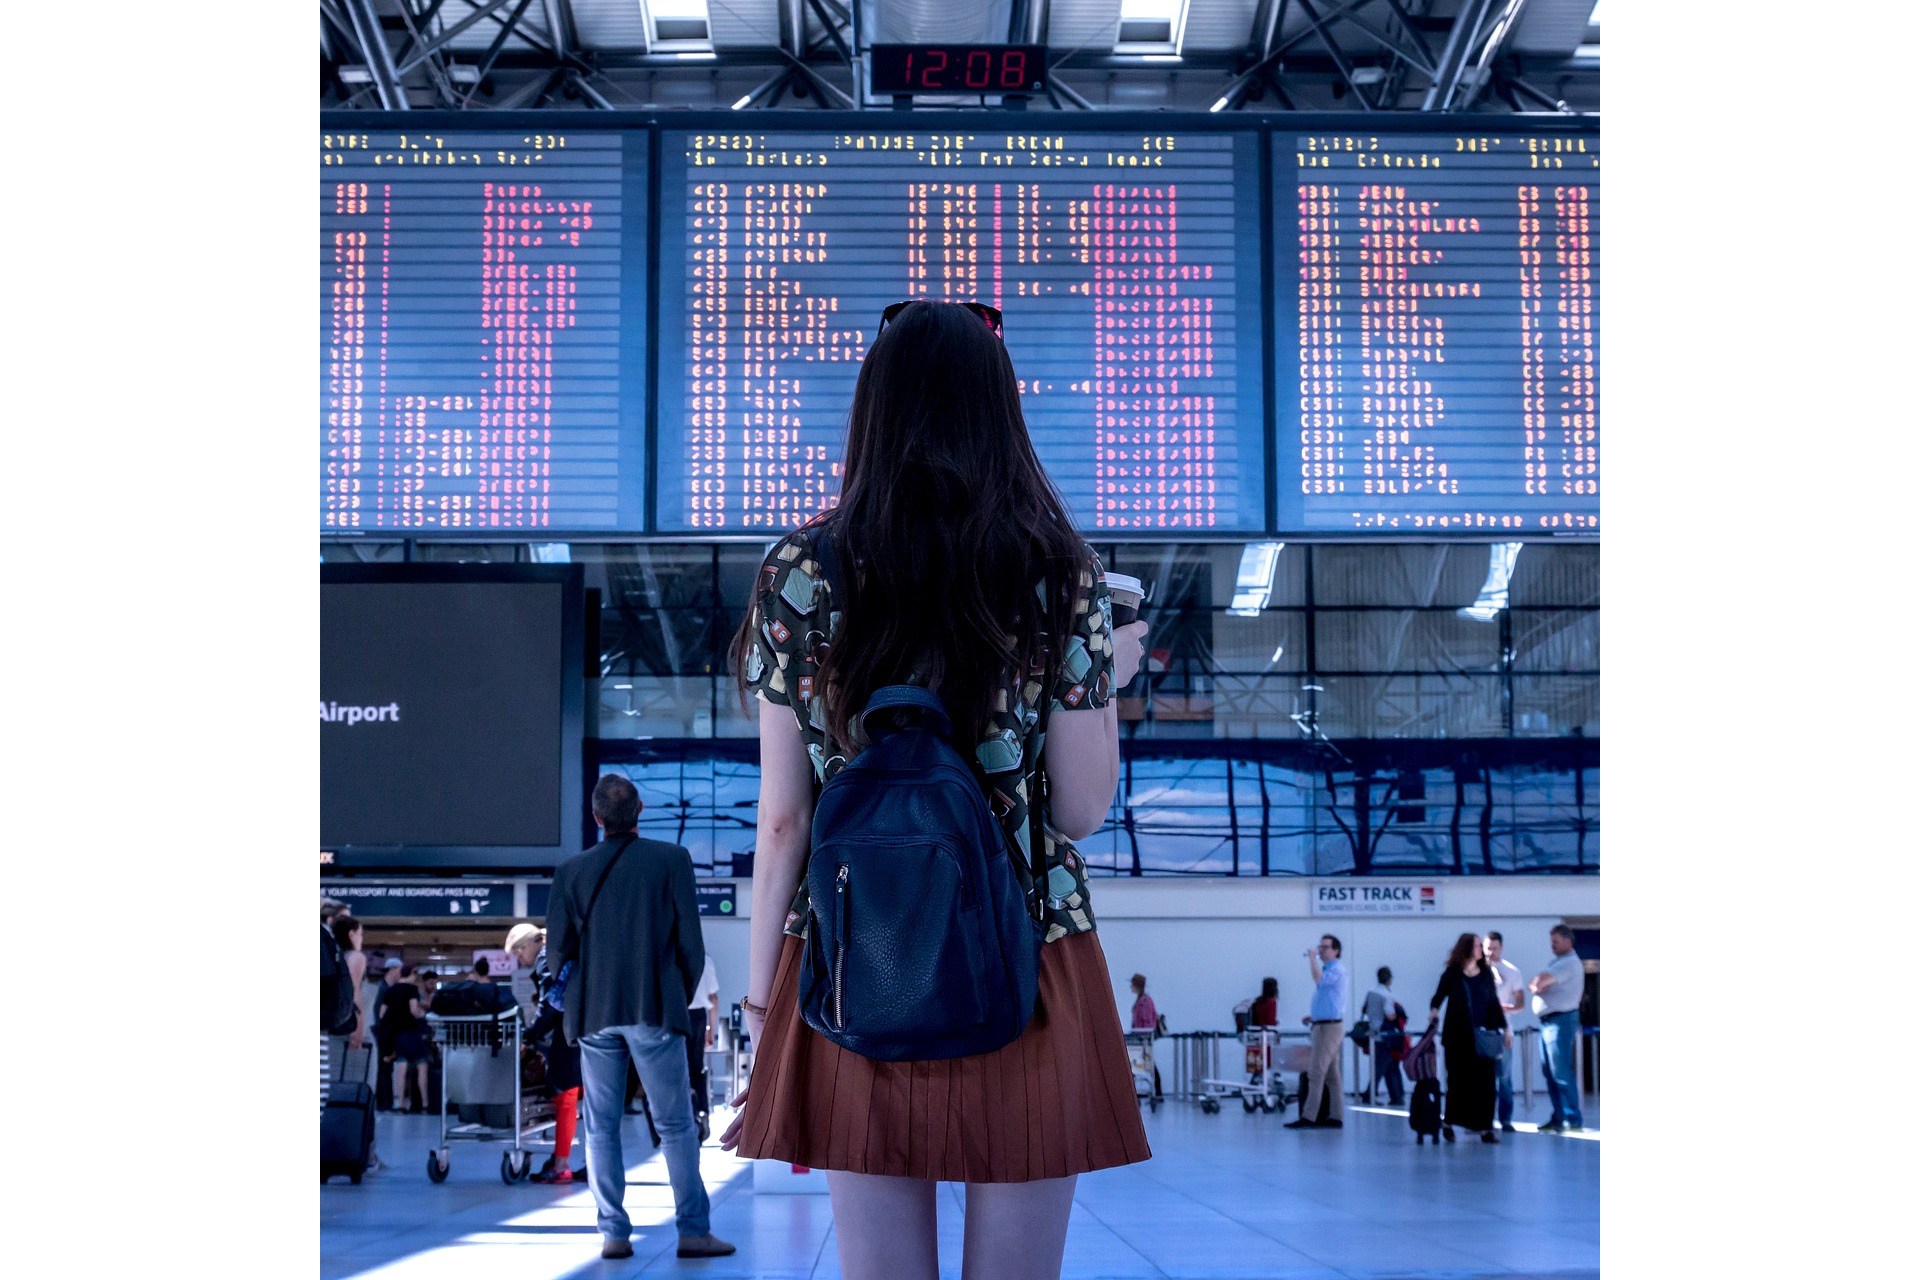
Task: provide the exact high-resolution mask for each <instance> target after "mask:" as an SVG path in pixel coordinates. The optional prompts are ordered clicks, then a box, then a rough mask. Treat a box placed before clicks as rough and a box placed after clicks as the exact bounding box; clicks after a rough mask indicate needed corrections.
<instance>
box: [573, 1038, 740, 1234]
mask: <svg viewBox="0 0 1920 1280" xmlns="http://www.w3.org/2000/svg"><path fill="white" fill-rule="evenodd" d="M629 1054H631V1055H632V1056H633V1065H634V1067H635V1068H636V1069H638V1071H639V1072H640V1083H641V1084H642V1085H644V1086H646V1090H647V1102H648V1104H649V1105H650V1106H651V1107H652V1109H653V1123H654V1126H655V1127H656V1128H657V1129H659V1130H660V1149H661V1150H662V1151H663V1152H665V1153H666V1157H667V1178H668V1180H669V1181H670V1182H671V1183H672V1184H673V1205H674V1209H675V1211H676V1213H677V1215H678V1216H677V1220H676V1225H677V1226H678V1228H679V1231H680V1234H681V1235H683V1236H704V1235H706V1234H708V1232H709V1230H710V1226H711V1224H710V1221H709V1218H708V1211H709V1205H708V1203H707V1188H706V1184H704V1183H703V1182H701V1181H700V1134H699V1131H698V1130H697V1129H696V1128H695V1127H694V1120H693V1091H692V1087H691V1086H690V1085H689V1084H688V1083H687V1046H686V1043H685V1041H684V1039H683V1038H682V1037H681V1035H680V1034H679V1033H678V1032H675V1031H668V1030H666V1029H665V1028H663V1027H650V1026H646V1025H636V1026H631V1027H608V1028H606V1029H605V1030H604V1031H596V1032H594V1033H593V1034H592V1035H590V1036H582V1037H580V1077H581V1079H580V1086H581V1087H580V1101H581V1104H582V1105H583V1107H584V1108H585V1115H584V1116H583V1117H582V1121H583V1126H584V1128H585V1129H586V1132H587V1143H586V1146H587V1180H588V1181H589V1182H590V1183H591V1184H592V1186H593V1202H594V1204H595V1205H597V1206H598V1207H599V1210H600V1234H601V1235H602V1236H604V1237H605V1238H606V1239H608V1240H625V1239H627V1238H628V1237H629V1236H631V1235H632V1234H633V1220H632V1219H631V1218H629V1217H628V1216H627V1210H626V1205H625V1201H626V1198H627V1161H626V1157H625V1156H624V1155H623V1154H622V1153H621V1150H620V1122H621V1120H622V1119H623V1118H624V1117H625V1114H626V1101H627V1056H628V1055H629Z"/></svg>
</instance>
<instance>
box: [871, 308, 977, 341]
mask: <svg viewBox="0 0 1920 1280" xmlns="http://www.w3.org/2000/svg"><path fill="white" fill-rule="evenodd" d="M931 301H933V299H931V298H909V299H907V300H906V301H905V302H896V303H894V304H893V305H892V306H890V307H888V308H887V309H886V310H885V311H882V312H881V313H880V329H877V330H875V331H874V332H875V334H876V335H877V334H878V333H879V332H881V331H882V330H884V329H885V328H886V327H887V326H888V325H889V324H891V323H893V321H894V320H895V319H896V318H897V317H898V316H899V315H900V313H901V312H902V311H905V310H906V309H907V308H908V307H910V306H912V305H913V304H914V303H916V302H931ZM954 305H955V306H960V307H965V308H966V309H967V310H969V311H971V312H973V314H975V315H976V316H979V317H980V318H981V319H982V320H984V321H985V322H986V325H987V328H989V329H991V330H993V336H994V337H996V338H1001V339H1003V340H1004V339H1005V337H1006V335H1005V334H1003V333H1001V332H1000V308H998V307H990V306H988V305H987V304H986V303H984V302H959V303H955V304H954Z"/></svg>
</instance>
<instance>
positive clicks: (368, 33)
mask: <svg viewBox="0 0 1920 1280" xmlns="http://www.w3.org/2000/svg"><path fill="white" fill-rule="evenodd" d="M535 15H537V17H538V24H536V23H535V22H534V21H533V20H532V18H533V16H535ZM481 23H491V24H492V25H493V26H494V27H495V28H496V30H495V32H494V36H493V39H492V40H491V41H490V42H489V43H488V45H487V47H486V49H485V51H484V52H482V53H481V54H480V57H479V59H478V61H472V60H470V53H471V51H466V52H467V53H468V54H469V60H464V61H455V58H454V54H455V50H454V44H455V42H456V41H458V40H459V39H460V37H461V36H463V35H465V34H466V33H467V32H468V31H469V30H471V29H473V28H474V27H476V26H478V25H480V24H481ZM320 36H321V45H320V49H321V75H322V80H323V83H331V84H332V85H334V86H336V87H337V88H338V91H339V92H340V93H341V95H342V96H343V97H344V98H345V99H346V101H345V103H344V104H342V105H345V106H349V107H359V106H368V107H379V108H381V109H382V110H386V111H406V110H409V109H410V108H412V107H414V106H416V105H424V106H431V107H434V108H441V109H452V110H466V109H468V108H471V107H474V106H476V105H478V106H484V107H486V108H489V109H494V110H502V109H504V110H520V109H525V108H529V107H543V106H546V105H548V104H549V103H550V102H553V101H554V99H556V98H563V99H565V100H566V101H565V102H563V103H561V105H567V106H572V105H576V103H577V102H585V103H586V104H587V105H589V106H592V107H597V108H599V109H601V110H603V111H612V110H615V109H616V107H617V105H619V104H616V103H615V102H614V101H613V100H612V99H611V98H610V97H609V94H610V93H619V92H620V91H619V90H618V89H617V88H616V87H615V86H613V85H611V84H610V83H608V82H607V80H606V79H605V77H604V76H603V74H602V73H601V70H600V67H599V65H598V59H597V58H596V57H595V55H594V54H593V53H592V52H591V51H590V50H587V49H583V48H582V47H581V46H580V40H579V35H578V33H577V30H576V28H575V25H574V20H573V6H572V4H571V2H570V0H320ZM516 51H518V52H521V53H523V54H524V55H525V56H527V57H530V58H532V59H535V60H537V61H536V63H535V65H536V66H537V68H538V70H539V71H540V72H542V73H543V74H539V75H536V76H535V77H534V78H533V79H531V80H529V81H527V82H526V83H524V84H521V85H519V86H518V87H516V88H514V89H513V90H511V91H510V92H508V93H507V94H506V95H504V96H503V97H500V98H498V99H496V100H491V101H486V100H483V101H480V102H478V103H476V101H475V99H476V98H477V97H479V96H480V94H481V91H482V87H483V86H487V85H488V79H487V78H488V76H489V75H491V74H492V72H493V71H494V69H495V68H496V67H504V66H507V65H523V64H521V63H520V62H519V59H517V58H515V52H516ZM356 85H361V86H364V87H359V88H356V87H355V86H356ZM417 99H426V101H424V102H421V101H417ZM626 105H629V106H637V105H639V104H638V103H628V104H626Z"/></svg>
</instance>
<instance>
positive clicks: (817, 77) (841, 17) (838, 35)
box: [716, 0, 859, 110]
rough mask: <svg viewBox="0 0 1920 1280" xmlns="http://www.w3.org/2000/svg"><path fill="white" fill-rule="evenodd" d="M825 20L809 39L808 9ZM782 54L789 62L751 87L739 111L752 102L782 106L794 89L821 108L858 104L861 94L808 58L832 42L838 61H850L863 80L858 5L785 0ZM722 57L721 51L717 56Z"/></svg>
mask: <svg viewBox="0 0 1920 1280" xmlns="http://www.w3.org/2000/svg"><path fill="white" fill-rule="evenodd" d="M809 11H811V12H812V14H813V16H814V17H815V18H817V19H819V21H820V27H821V32H822V34H821V35H819V36H817V37H815V38H814V39H813V40H808V39H807V14H808V12H809ZM779 16H780V44H779V53H780V57H781V60H782V62H784V64H785V65H784V66H782V67H781V68H780V70H779V71H777V72H775V73H774V74H773V76H772V77H771V78H770V79H767V80H763V81H761V82H760V83H759V84H757V85H755V86H754V87H753V88H752V89H749V90H748V91H747V93H746V95H745V96H744V97H742V98H741V99H740V100H739V101H738V102H736V103H734V104H733V105H734V109H735V110H744V109H746V108H748V107H777V106H779V105H780V100H781V99H782V98H784V97H785V96H786V95H787V94H788V93H789V92H791V93H792V94H793V95H794V96H795V97H797V98H811V99H813V104H814V105H815V106H816V107H834V106H839V107H854V106H858V105H859V102H858V98H857V96H856V95H854V94H849V93H847V92H846V91H845V90H843V89H842V88H840V86H838V85H836V84H833V83H832V82H830V81H828V80H827V79H826V78H825V77H824V76H822V75H821V74H820V73H819V72H817V71H815V70H814V69H813V67H812V66H810V65H808V64H809V62H810V61H811V60H812V59H814V58H815V57H817V56H818V55H819V54H820V53H822V52H823V51H824V50H825V49H826V48H827V47H828V46H831V47H832V48H833V50H834V52H835V54H836V55H837V56H838V58H839V61H840V62H842V63H843V64H845V65H846V67H847V69H848V71H849V72H850V73H852V74H853V76H854V83H855V84H856V85H858V84H859V70H858V68H857V66H856V65H855V60H854V56H853V50H854V48H856V47H857V46H858V44H859V34H858V27H857V26H856V24H857V22H858V19H857V18H856V17H855V9H854V8H853V7H850V6H848V5H843V4H841V3H840V0H780V15H779ZM716 56H717V55H716Z"/></svg>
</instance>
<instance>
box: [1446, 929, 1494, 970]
mask: <svg viewBox="0 0 1920 1280" xmlns="http://www.w3.org/2000/svg"><path fill="white" fill-rule="evenodd" d="M1479 941H1480V935H1479V934H1477V933H1463V934H1461V935H1460V937H1459V938H1458V939H1457V940H1456V941H1455V942H1454V944H1453V950H1452V951H1449V952H1448V953H1447V968H1449V969H1458V970H1460V972H1462V973H1465V972H1466V971H1467V962H1468V961H1470V960H1472V959H1473V948H1474V946H1475V944H1477V943H1478V942H1479ZM1480 967H1481V968H1482V969H1484V968H1486V967H1487V962H1486V961H1485V960H1484V959H1483V960H1481V961H1480Z"/></svg>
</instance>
